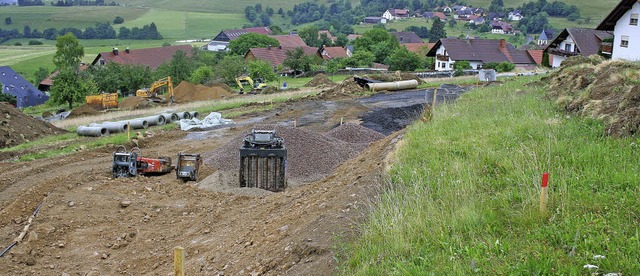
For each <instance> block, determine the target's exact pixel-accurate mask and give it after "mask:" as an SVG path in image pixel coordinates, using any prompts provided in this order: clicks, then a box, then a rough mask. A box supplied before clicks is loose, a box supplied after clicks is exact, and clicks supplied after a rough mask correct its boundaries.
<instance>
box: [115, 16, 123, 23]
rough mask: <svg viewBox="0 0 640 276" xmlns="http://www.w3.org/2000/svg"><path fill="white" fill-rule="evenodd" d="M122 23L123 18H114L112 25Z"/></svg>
mask: <svg viewBox="0 0 640 276" xmlns="http://www.w3.org/2000/svg"><path fill="white" fill-rule="evenodd" d="M122 23H124V18H122V17H120V16H116V18H115V19H113V24H122Z"/></svg>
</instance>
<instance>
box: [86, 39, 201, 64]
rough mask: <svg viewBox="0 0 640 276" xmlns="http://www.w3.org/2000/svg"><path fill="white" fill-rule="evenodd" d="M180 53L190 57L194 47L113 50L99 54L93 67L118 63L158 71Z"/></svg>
mask: <svg viewBox="0 0 640 276" xmlns="http://www.w3.org/2000/svg"><path fill="white" fill-rule="evenodd" d="M178 51H182V52H184V53H185V54H186V55H188V56H190V55H191V52H192V51H193V46H191V45H177V46H165V47H156V48H145V49H129V47H127V48H126V49H125V50H124V51H120V50H119V49H118V48H113V50H112V51H111V52H101V53H99V54H98V55H97V56H96V58H94V59H93V62H91V65H93V66H102V65H106V64H107V63H110V62H116V63H120V64H131V65H142V66H146V67H149V68H151V69H153V70H156V69H158V67H159V66H160V65H162V64H163V63H165V62H168V61H170V60H171V59H172V58H173V55H174V54H175V53H176V52H178Z"/></svg>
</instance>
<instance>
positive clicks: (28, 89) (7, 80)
mask: <svg viewBox="0 0 640 276" xmlns="http://www.w3.org/2000/svg"><path fill="white" fill-rule="evenodd" d="M0 83H1V84H2V91H1V92H0V93H4V94H9V95H12V96H14V97H16V106H17V107H19V108H22V107H29V106H34V105H40V104H43V103H44V102H46V101H47V100H48V99H49V96H47V95H45V94H44V93H42V92H41V91H40V90H38V89H37V88H36V87H35V86H33V84H31V83H30V82H29V81H27V80H26V79H24V78H23V77H22V76H20V75H19V74H18V73H16V71H13V69H11V67H9V66H0Z"/></svg>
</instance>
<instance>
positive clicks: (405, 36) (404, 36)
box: [389, 32, 423, 44]
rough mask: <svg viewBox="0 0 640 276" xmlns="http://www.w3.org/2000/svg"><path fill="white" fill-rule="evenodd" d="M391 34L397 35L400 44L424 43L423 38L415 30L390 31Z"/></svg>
mask: <svg viewBox="0 0 640 276" xmlns="http://www.w3.org/2000/svg"><path fill="white" fill-rule="evenodd" d="M389 34H390V35H393V36H395V37H396V38H397V39H398V42H400V44H404V43H423V41H422V38H420V37H419V36H418V35H417V34H416V33H414V32H390V33H389Z"/></svg>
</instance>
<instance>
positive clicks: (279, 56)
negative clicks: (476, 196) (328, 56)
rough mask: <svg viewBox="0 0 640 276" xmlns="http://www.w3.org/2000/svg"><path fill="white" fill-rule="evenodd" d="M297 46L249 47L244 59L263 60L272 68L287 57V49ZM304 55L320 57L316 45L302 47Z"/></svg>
mask: <svg viewBox="0 0 640 276" xmlns="http://www.w3.org/2000/svg"><path fill="white" fill-rule="evenodd" d="M296 48H298V47H282V46H278V47H265V48H250V49H249V51H248V52H247V53H246V54H245V55H244V58H245V60H247V61H249V60H253V59H258V60H263V61H266V62H268V63H269V64H270V65H271V66H273V68H276V67H278V66H279V65H281V64H282V63H284V60H285V59H286V58H287V51H290V50H294V49H296ZM302 49H303V50H304V54H305V55H313V56H317V57H319V58H322V57H321V56H320V54H319V53H318V48H317V47H309V46H306V47H302Z"/></svg>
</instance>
